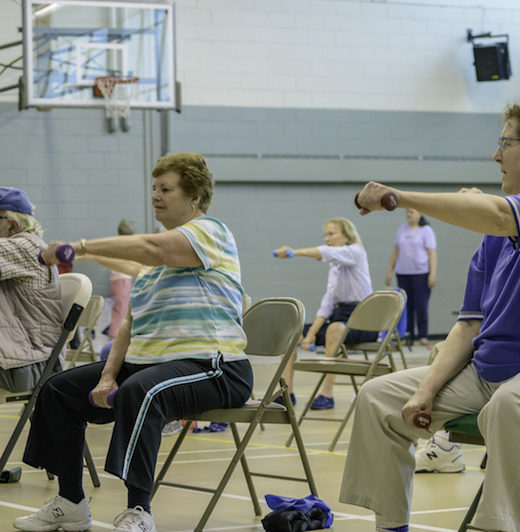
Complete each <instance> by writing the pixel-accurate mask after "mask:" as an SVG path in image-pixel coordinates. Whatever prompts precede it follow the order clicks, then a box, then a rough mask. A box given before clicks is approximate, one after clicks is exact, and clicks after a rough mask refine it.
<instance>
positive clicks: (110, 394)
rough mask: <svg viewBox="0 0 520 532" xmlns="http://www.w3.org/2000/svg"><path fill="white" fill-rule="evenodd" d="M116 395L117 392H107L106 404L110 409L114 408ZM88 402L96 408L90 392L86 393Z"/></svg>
mask: <svg viewBox="0 0 520 532" xmlns="http://www.w3.org/2000/svg"><path fill="white" fill-rule="evenodd" d="M116 393H117V390H110V391H109V392H108V395H107V403H108V404H109V405H110V406H111V407H112V408H114V399H115V398H116ZM88 402H89V403H90V404H91V405H92V406H97V405H95V404H94V399H93V397H92V391H90V392H88Z"/></svg>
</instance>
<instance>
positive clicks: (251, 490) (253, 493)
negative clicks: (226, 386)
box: [230, 423, 262, 515]
mask: <svg viewBox="0 0 520 532" xmlns="http://www.w3.org/2000/svg"><path fill="white" fill-rule="evenodd" d="M230 425H231V432H232V433H233V439H234V440H235V445H236V446H237V448H238V446H239V445H240V435H239V434H238V429H237V425H236V423H231V424H230ZM240 463H241V465H242V471H243V472H244V477H245V478H246V483H247V487H248V489H249V495H251V502H252V503H253V508H254V509H255V515H262V510H261V508H260V504H259V503H258V495H257V494H256V489H255V485H254V484H253V478H252V477H251V472H250V469H249V465H248V463H247V459H246V455H245V453H244V454H243V455H242V456H241V457H240Z"/></svg>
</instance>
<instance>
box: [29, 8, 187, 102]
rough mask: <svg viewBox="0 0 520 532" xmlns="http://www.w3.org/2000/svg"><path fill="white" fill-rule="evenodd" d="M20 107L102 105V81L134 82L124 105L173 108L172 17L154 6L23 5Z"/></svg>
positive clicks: (173, 36)
mask: <svg viewBox="0 0 520 532" xmlns="http://www.w3.org/2000/svg"><path fill="white" fill-rule="evenodd" d="M23 45H24V76H23V80H22V82H23V83H22V94H21V107H22V108H27V107H103V106H104V99H103V98H102V97H101V95H100V94H99V91H95V90H94V85H95V83H96V81H95V80H96V78H98V77H101V76H114V75H115V76H135V77H137V78H139V80H138V82H137V83H135V87H132V94H131V97H130V107H131V108H136V109H139V108H141V109H144V108H151V109H175V108H176V107H178V105H176V99H177V98H178V96H179V95H178V94H176V63H175V13H174V5H172V2H169V1H168V2H167V1H161V0H157V1H154V2H143V1H141V2H137V1H133V0H124V1H111V2H109V1H104V0H55V1H49V0H23Z"/></svg>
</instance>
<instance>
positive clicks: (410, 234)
mask: <svg viewBox="0 0 520 532" xmlns="http://www.w3.org/2000/svg"><path fill="white" fill-rule="evenodd" d="M394 246H397V247H398V248H399V253H398V255H397V260H396V261H395V273H398V274H400V275H415V274H419V273H428V272H429V271H430V262H429V260H428V252H427V250H428V249H435V248H436V247H437V241H436V239H435V233H434V232H433V229H432V228H431V227H430V226H429V225H423V226H419V227H415V228H413V229H412V228H411V227H410V226H409V225H408V224H403V225H401V227H399V229H398V230H397V234H396V235H395V240H394Z"/></svg>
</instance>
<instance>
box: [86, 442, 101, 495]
mask: <svg viewBox="0 0 520 532" xmlns="http://www.w3.org/2000/svg"><path fill="white" fill-rule="evenodd" d="M83 455H84V457H85V464H86V466H87V469H88V472H89V473H90V478H91V479H92V484H94V487H95V488H99V486H101V483H100V482H99V477H98V474H97V471H96V466H95V465H94V460H92V455H91V454H90V449H89V448H88V443H87V442H85V450H84V451H83Z"/></svg>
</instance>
